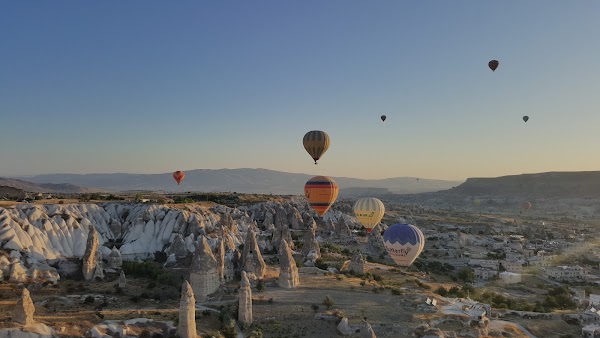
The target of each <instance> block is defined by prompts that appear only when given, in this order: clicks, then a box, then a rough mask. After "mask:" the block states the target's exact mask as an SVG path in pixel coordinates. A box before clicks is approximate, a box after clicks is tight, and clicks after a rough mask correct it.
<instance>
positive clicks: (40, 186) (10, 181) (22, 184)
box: [0, 177, 97, 194]
mask: <svg viewBox="0 0 600 338" xmlns="http://www.w3.org/2000/svg"><path fill="white" fill-rule="evenodd" d="M2 186H4V187H12V188H16V189H20V190H23V191H27V192H47V193H63V194H64V193H88V192H94V191H97V189H89V188H83V187H78V186H76V185H73V184H69V183H32V182H28V181H23V180H19V179H15V178H3V177H0V187H2Z"/></svg>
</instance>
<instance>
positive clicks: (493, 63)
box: [488, 60, 500, 72]
mask: <svg viewBox="0 0 600 338" xmlns="http://www.w3.org/2000/svg"><path fill="white" fill-rule="evenodd" d="M498 65H500V62H498V60H492V61H490V62H488V67H490V69H491V70H492V72H495V71H496V68H498Z"/></svg>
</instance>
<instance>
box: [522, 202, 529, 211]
mask: <svg viewBox="0 0 600 338" xmlns="http://www.w3.org/2000/svg"><path fill="white" fill-rule="evenodd" d="M521 208H523V209H525V210H529V209H531V202H529V201H528V202H525V203H523V204H521Z"/></svg>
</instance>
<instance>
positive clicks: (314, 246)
mask: <svg viewBox="0 0 600 338" xmlns="http://www.w3.org/2000/svg"><path fill="white" fill-rule="evenodd" d="M313 224H314V221H313ZM302 255H304V258H305V259H309V260H311V261H314V260H317V259H319V258H321V248H320V247H319V242H317V239H316V237H315V227H312V226H311V227H310V228H308V229H307V230H306V233H305V234H304V246H303V247H302ZM309 255H310V256H311V257H308V256H309Z"/></svg>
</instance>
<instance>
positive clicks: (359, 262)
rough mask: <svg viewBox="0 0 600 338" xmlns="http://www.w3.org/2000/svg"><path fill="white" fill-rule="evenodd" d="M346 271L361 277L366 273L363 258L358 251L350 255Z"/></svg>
mask: <svg viewBox="0 0 600 338" xmlns="http://www.w3.org/2000/svg"><path fill="white" fill-rule="evenodd" d="M348 270H349V271H352V272H354V273H356V274H359V275H363V274H364V273H365V272H366V269H365V259H364V258H363V256H362V254H361V253H360V251H358V250H357V251H355V252H354V254H353V255H352V260H351V261H350V265H349V266H348Z"/></svg>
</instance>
